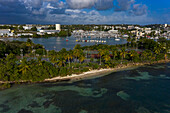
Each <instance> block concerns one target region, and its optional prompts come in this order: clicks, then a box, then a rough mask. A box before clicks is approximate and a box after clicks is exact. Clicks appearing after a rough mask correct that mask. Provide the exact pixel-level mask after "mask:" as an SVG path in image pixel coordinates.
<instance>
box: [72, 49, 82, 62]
mask: <svg viewBox="0 0 170 113" xmlns="http://www.w3.org/2000/svg"><path fill="white" fill-rule="evenodd" d="M80 52H81V51H80V50H79V49H74V50H73V55H74V56H75V57H76V62H77V60H78V57H79V56H80Z"/></svg>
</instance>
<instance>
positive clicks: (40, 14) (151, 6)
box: [0, 0, 170, 25]
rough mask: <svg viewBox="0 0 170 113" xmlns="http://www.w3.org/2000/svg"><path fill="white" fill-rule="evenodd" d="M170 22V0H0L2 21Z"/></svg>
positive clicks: (34, 22)
mask: <svg viewBox="0 0 170 113" xmlns="http://www.w3.org/2000/svg"><path fill="white" fill-rule="evenodd" d="M55 23H59V24H140V25H146V24H165V23H167V24H170V0H0V24H55Z"/></svg>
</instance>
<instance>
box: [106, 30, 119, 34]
mask: <svg viewBox="0 0 170 113" xmlns="http://www.w3.org/2000/svg"><path fill="white" fill-rule="evenodd" d="M108 33H112V34H118V30H109V31H108Z"/></svg>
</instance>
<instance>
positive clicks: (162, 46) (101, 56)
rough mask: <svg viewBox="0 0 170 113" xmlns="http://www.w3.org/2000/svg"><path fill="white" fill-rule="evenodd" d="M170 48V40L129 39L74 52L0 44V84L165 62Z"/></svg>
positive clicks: (78, 49) (76, 49) (18, 43)
mask: <svg viewBox="0 0 170 113" xmlns="http://www.w3.org/2000/svg"><path fill="white" fill-rule="evenodd" d="M169 49H170V41H168V40H165V39H163V38H162V39H160V40H158V42H155V41H153V40H150V39H146V38H143V39H140V40H139V41H135V40H133V39H129V41H128V43H127V44H122V45H101V44H100V45H93V46H85V47H81V46H80V45H76V46H75V47H74V49H73V50H69V51H67V50H66V49H64V48H63V49H62V50H60V51H58V52H57V51H54V50H51V51H46V50H45V49H44V48H43V46H42V45H39V44H34V43H33V42H32V41H31V40H29V39H28V40H27V42H20V41H12V42H9V41H7V42H3V41H0V81H15V82H20V81H30V82H36V81H43V80H45V79H46V78H52V77H56V76H67V75H71V74H73V73H82V72H85V71H88V70H90V69H100V68H113V67H115V66H116V65H118V64H127V63H132V62H150V61H158V60H162V59H165V60H166V59H168V57H169V54H168V50H169ZM4 86H5V87H9V85H6V84H4ZM1 87H2V86H1Z"/></svg>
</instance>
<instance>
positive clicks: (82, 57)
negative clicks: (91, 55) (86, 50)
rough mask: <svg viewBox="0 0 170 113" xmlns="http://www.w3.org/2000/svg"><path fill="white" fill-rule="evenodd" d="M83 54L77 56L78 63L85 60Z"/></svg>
mask: <svg viewBox="0 0 170 113" xmlns="http://www.w3.org/2000/svg"><path fill="white" fill-rule="evenodd" d="M85 58H86V57H85V54H81V56H80V57H79V61H80V63H82V62H83V61H84V60H85Z"/></svg>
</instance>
